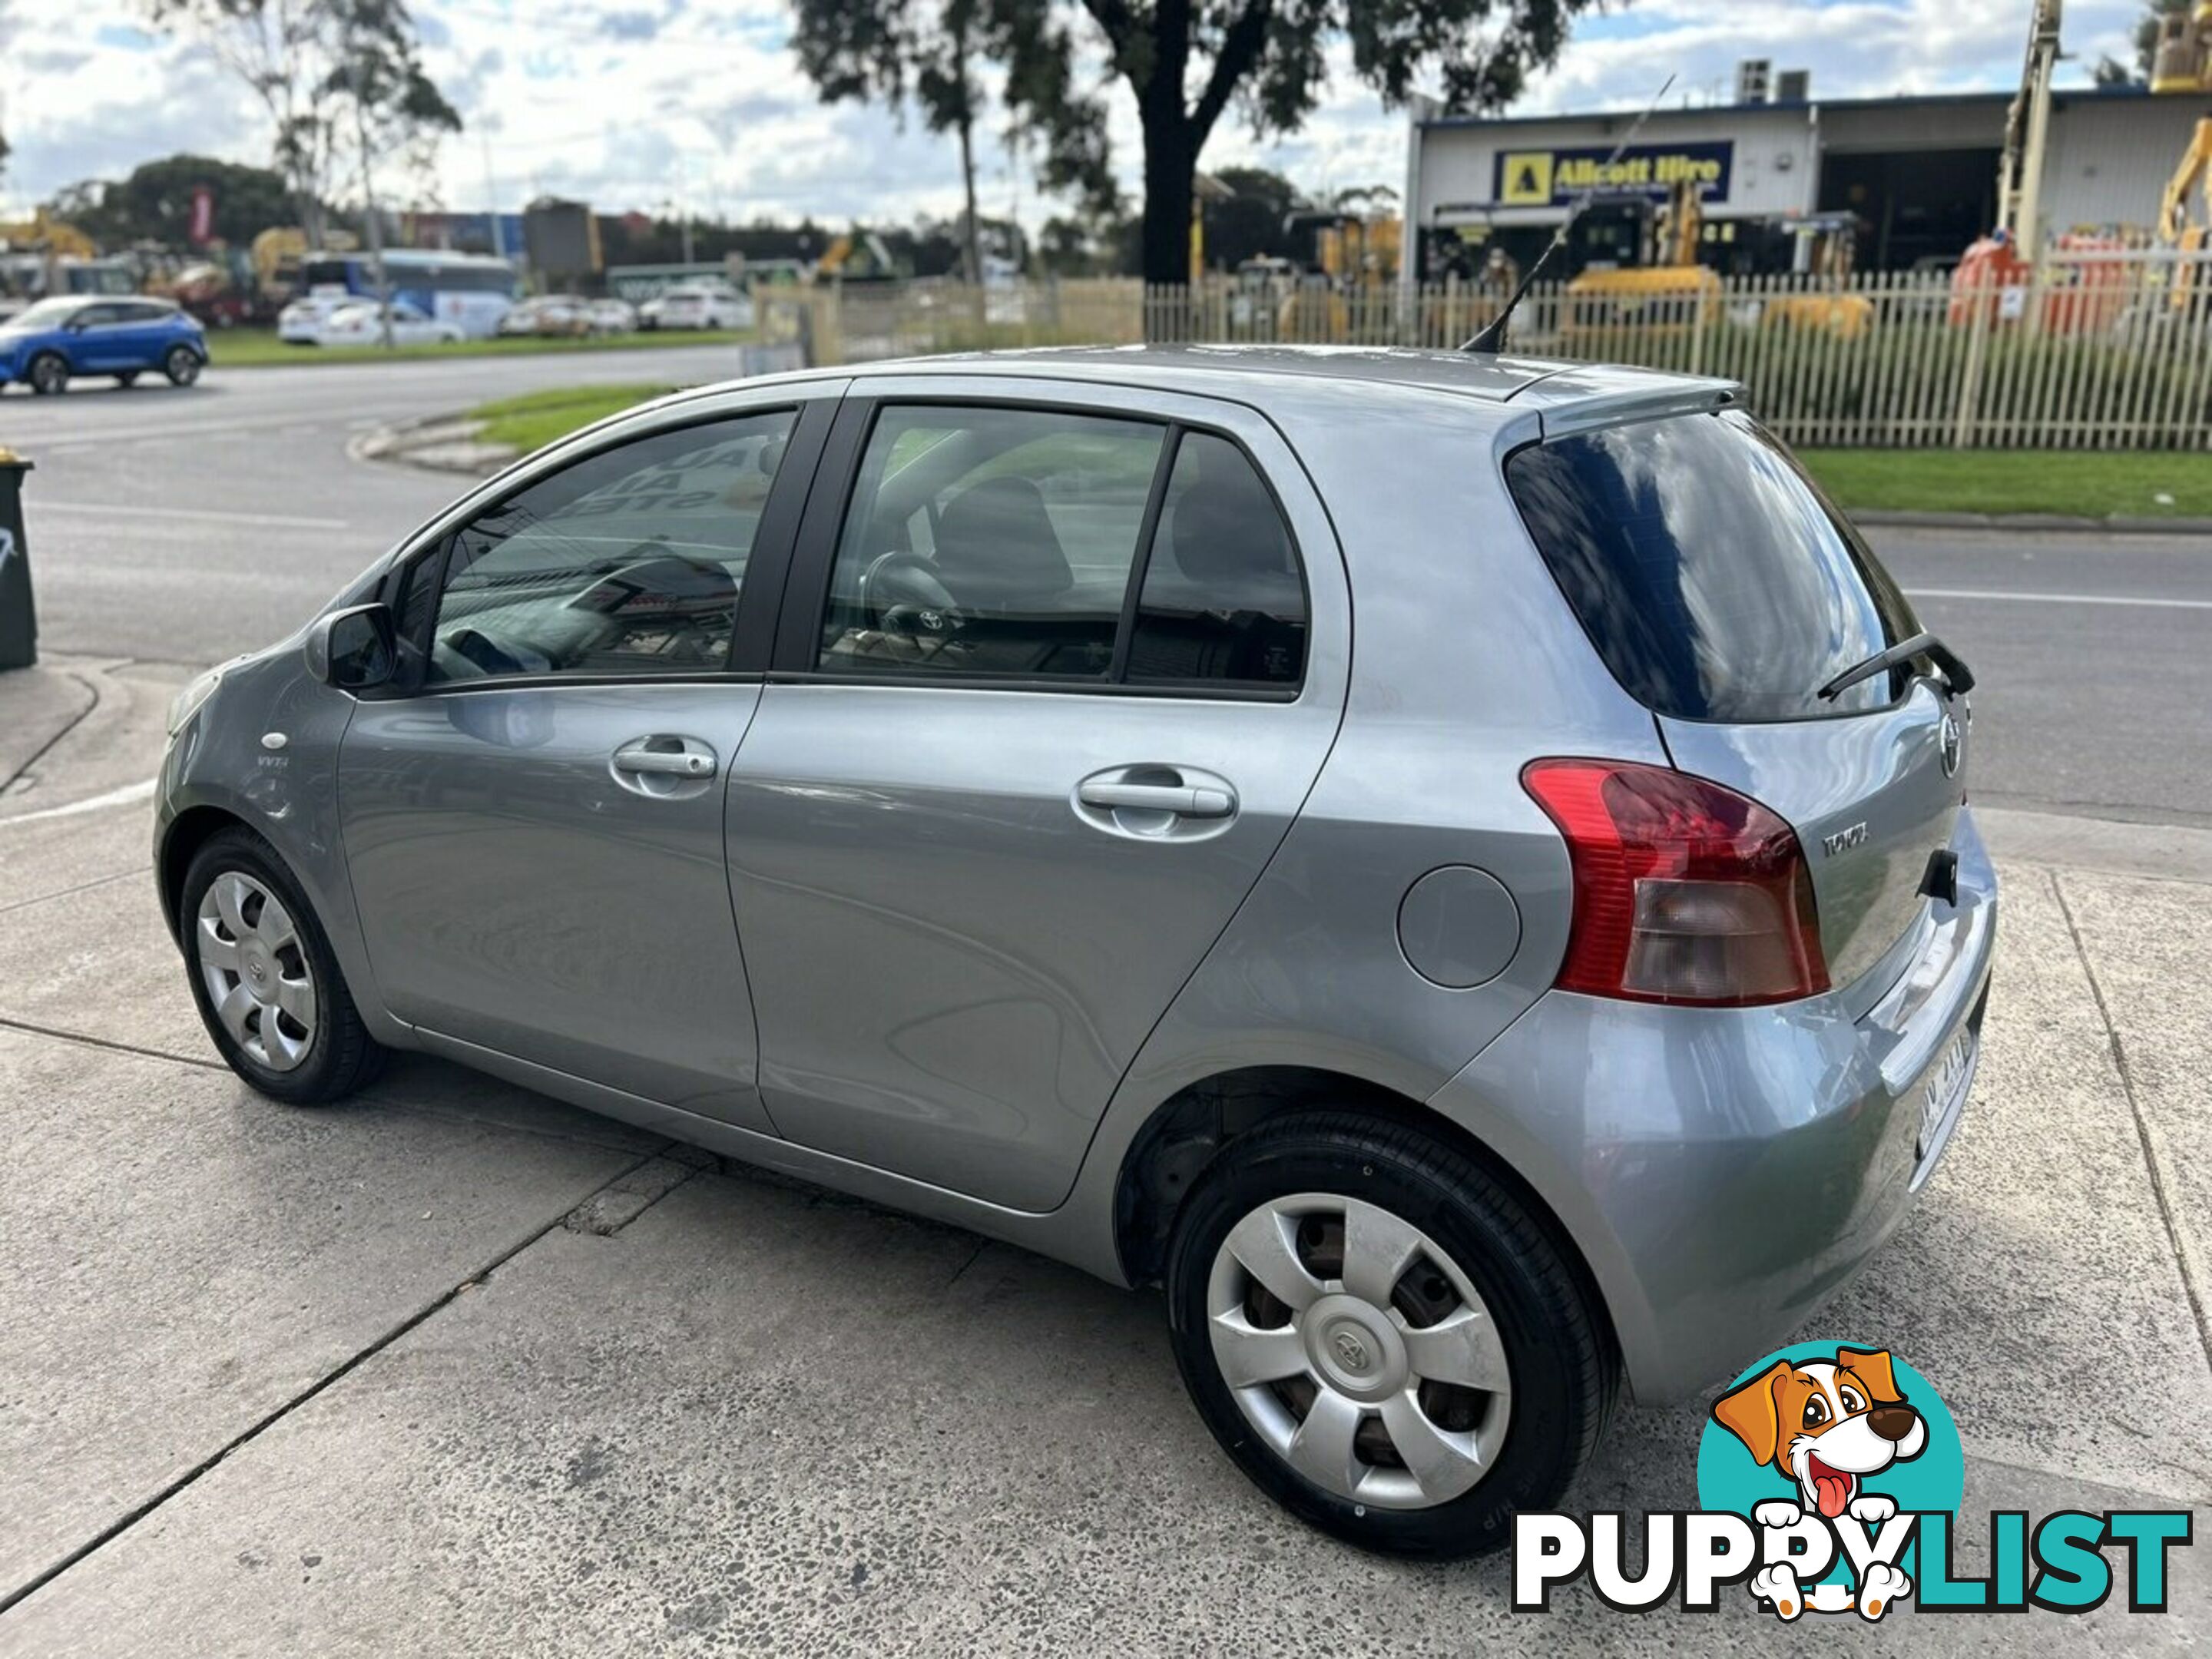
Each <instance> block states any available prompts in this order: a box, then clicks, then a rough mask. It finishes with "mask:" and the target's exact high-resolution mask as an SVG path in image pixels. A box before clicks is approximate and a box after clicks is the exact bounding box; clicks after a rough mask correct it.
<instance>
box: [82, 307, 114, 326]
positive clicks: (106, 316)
mask: <svg viewBox="0 0 2212 1659" xmlns="http://www.w3.org/2000/svg"><path fill="white" fill-rule="evenodd" d="M121 310H122V307H120V306H87V307H85V308H84V309H83V310H82V311H80V312H78V313H77V314H76V316H75V317H73V318H71V319H70V321H72V322H74V323H75V324H76V325H77V326H78V327H79V328H100V327H104V326H105V325H107V324H109V323H112V322H114V321H116V320H117V313H119V312H120V311H121Z"/></svg>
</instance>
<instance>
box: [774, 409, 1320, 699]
mask: <svg viewBox="0 0 2212 1659" xmlns="http://www.w3.org/2000/svg"><path fill="white" fill-rule="evenodd" d="M1163 469H1164V477H1163V476H1162V473H1163ZM1148 526H1149V528H1150V534H1149V537H1148V536H1147V533H1146V532H1147V527H1148ZM1133 585H1135V586H1137V590H1138V592H1137V602H1136V604H1135V605H1133V606H1132V605H1130V604H1129V602H1128V596H1129V590H1130V588H1131V586H1133ZM1306 622H1307V618H1306V594H1305V582H1304V574H1303V573H1302V571H1301V569H1300V567H1299V564H1298V556H1297V546H1296V544H1295V543H1294V542H1293V541H1292V539H1291V532H1290V528H1289V526H1288V525H1286V524H1285V522H1284V519H1283V514H1282V510H1281V508H1280V507H1279V506H1277V504H1276V501H1275V498H1274V496H1273V494H1272V493H1271V492H1270V491H1269V489H1268V488H1267V483H1265V481H1264V480H1263V479H1262V478H1261V475H1260V472H1259V470H1258V469H1257V468H1256V467H1255V465H1253V463H1252V460H1251V458H1250V457H1249V456H1248V455H1247V454H1246V453H1244V451H1243V449H1241V448H1240V447H1237V445H1236V444H1235V443H1233V442H1231V441H1230V440H1229V439H1227V438H1225V437H1221V436H1218V435H1216V434H1213V433H1210V432H1201V431H1194V430H1187V429H1184V428H1181V427H1179V426H1176V425H1173V424H1162V423H1155V422H1149V421H1146V420H1142V419H1135V418H1127V417H1121V416H1103V415H1099V416H1093V415H1083V414H1074V413H1070V412H1066V411H1060V410H1024V409H1011V408H1000V409H991V408H959V407H946V406H942V405H930V406H926V407H907V406H900V405H893V406H891V407H889V408H886V409H885V410H884V411H883V413H882V414H881V415H880V416H878V418H877V421H876V423H875V428H874V430H873V431H872V434H871V435H870V437H869V441H868V445H867V448H866V453H864V455H863V456H862V459H861V463H860V471H859V475H858V479H857V482H856V483H855V484H854V491H853V496H852V501H851V502H850V505H849V506H848V509H847V512H846V516H845V522H844V526H843V528H842V532H841V534H840V537H839V541H838V548H837V558H836V566H835V568H834V569H833V571H832V573H831V579H830V588H829V605H828V608H827V611H826V614H825V615H824V617H823V629H822V638H821V644H820V648H819V651H818V653H817V658H816V667H817V670H819V671H823V672H830V673H868V674H878V673H881V674H893V675H908V676H927V677H935V676H939V675H959V676H988V677H991V678H1006V679H1038V678H1044V679H1055V680H1066V681H1070V682H1084V681H1092V682H1097V683H1101V684H1111V683H1116V682H1125V683H1127V684H1136V685H1159V686H1169V685H1180V686H1185V687H1189V688H1192V689H1203V688H1206V687H1215V686H1218V687H1223V688H1228V687H1243V688H1246V689H1248V690H1283V689H1285V688H1289V687H1294V686H1296V685H1297V684H1298V682H1299V680H1300V678H1301V677H1302V676H1303V675H1304V671H1305V647H1306Z"/></svg>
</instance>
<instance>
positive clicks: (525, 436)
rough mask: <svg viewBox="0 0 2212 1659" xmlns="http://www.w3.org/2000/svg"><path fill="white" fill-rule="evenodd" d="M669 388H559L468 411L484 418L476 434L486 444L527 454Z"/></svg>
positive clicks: (646, 386) (471, 417)
mask: <svg viewBox="0 0 2212 1659" xmlns="http://www.w3.org/2000/svg"><path fill="white" fill-rule="evenodd" d="M675 389H676V388H675V387H673V386H654V385H640V386H559V387H556V388H555V389H554V390H553V391H550V392H527V393H526V394H524V395H523V396H522V397H520V398H501V399H500V400H499V401H498V402H497V403H491V404H478V405H477V407H476V408H474V409H472V410H470V411H469V418H470V419H471V420H477V421H482V422H484V428H483V432H482V433H481V434H480V436H481V437H482V439H483V441H485V442H486V443H495V444H513V446H514V447H515V448H516V449H517V450H518V451H520V453H524V454H528V453H530V452H531V451H532V450H533V449H542V448H544V447H545V446H546V445H547V444H550V443H551V442H552V441H554V440H555V439H556V438H563V437H566V436H567V435H568V434H569V433H571V432H574V430H576V428H579V427H584V426H589V425H590V424H591V423H592V422H594V421H600V420H605V418H606V417H607V416H610V415H619V414H620V413H622V411H623V410H625V409H628V408H629V407H630V405H631V404H641V403H643V402H645V400H646V399H647V398H658V397H659V396H661V395H662V394H663V393H665V392H673V391H674V390H675Z"/></svg>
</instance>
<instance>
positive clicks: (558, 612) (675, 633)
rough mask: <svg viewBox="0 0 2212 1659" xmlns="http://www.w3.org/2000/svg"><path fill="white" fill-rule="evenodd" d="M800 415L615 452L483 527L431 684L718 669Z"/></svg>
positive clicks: (444, 627) (468, 545) (447, 588)
mask: <svg viewBox="0 0 2212 1659" xmlns="http://www.w3.org/2000/svg"><path fill="white" fill-rule="evenodd" d="M797 418H798V416H797V415H796V413H795V412H794V411H793V410H776V411H775V412H773V413H767V414H760V415H748V416H739V417H737V418H734V419H730V420H723V421H715V422H708V423H706V424H703V425H700V426H692V427H684V428H679V429H678V430H676V431H672V432H662V433H657V434H655V435H653V436H652V437H649V438H640V439H637V440H635V441H632V442H629V443H626V444H622V445H619V446H617V447H615V448H612V449H606V450H601V451H600V452H599V453H597V454H594V455H591V456H588V457H586V459H583V460H580V461H578V462H576V463H575V464H574V465H572V466H568V467H564V468H562V470H561V471H558V472H556V473H553V474H551V475H550V476H549V477H544V478H540V479H538V481H537V482H536V483H532V484H530V485H528V486H526V488H524V489H520V490H518V491H517V492H516V493H515V494H513V495H510V496H508V497H507V498H506V499H505V500H504V501H501V502H500V503H499V504H498V505H497V506H495V507H490V508H489V509H487V510H486V511H485V512H484V513H481V514H480V515H479V516H477V518H476V519H474V520H471V522H470V523H469V524H468V525H467V526H465V527H464V528H462V529H461V530H460V531H459V532H456V533H455V534H454V536H453V540H452V543H451V547H450V550H449V552H448V554H447V559H446V562H445V567H444V569H445V577H444V582H443V586H442V587H441V591H440V592H439V594H438V596H437V601H436V623H435V627H434V628H433V629H431V632H430V650H429V662H428V665H427V667H426V670H425V674H424V678H425V682H426V683H427V684H441V683H453V682H460V681H467V680H475V679H481V678H485V677H486V676H504V675H512V674H590V675H647V674H698V673H702V672H712V671H717V670H720V668H721V667H723V665H724V664H725V662H726V659H727V657H728V653H729V647H730V635H731V629H732V625H733V623H734V621H735V617H736V611H737V601H738V590H739V588H740V587H741V586H743V584H744V576H745V564H746V561H747V558H748V556H750V552H751V550H752V543H753V534H754V532H755V530H756V529H757V526H759V523H760V516H761V512H762V509H763V507H764V506H765V505H766V503H767V501H768V494H769V486H770V485H771V484H773V483H775V473H776V468H777V467H778V465H780V464H781V461H782V459H783V453H784V448H785V446H786V444H787V441H788V440H789V438H790V435H791V429H792V427H793V423H794V422H796V420H797ZM422 568H423V569H424V570H426V571H427V570H433V569H435V568H437V567H436V566H435V563H432V564H426V565H425V566H424V567H422ZM407 605H408V606H409V608H410V609H412V608H413V607H414V606H415V605H416V596H415V595H414V594H413V593H412V592H410V595H409V597H408V600H407ZM411 637H416V638H419V637H420V635H411Z"/></svg>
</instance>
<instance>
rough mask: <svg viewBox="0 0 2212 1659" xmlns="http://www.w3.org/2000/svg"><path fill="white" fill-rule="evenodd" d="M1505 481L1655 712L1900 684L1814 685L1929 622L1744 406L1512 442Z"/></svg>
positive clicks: (1817, 711)
mask: <svg viewBox="0 0 2212 1659" xmlns="http://www.w3.org/2000/svg"><path fill="white" fill-rule="evenodd" d="M1505 479H1506V484H1507V487H1508V488H1509V489H1510V490H1511V492H1512V495H1513V500H1514V504H1515V505H1516V507H1519V508H1520V511H1521V516H1522V520H1523V521H1524V522H1525V523H1526V524H1527V525H1528V533H1529V535H1530V536H1531V537H1532V538H1534V541H1535V544H1536V547H1537V550H1539V551H1540V552H1541V553H1542V555H1543V556H1544V562H1546V563H1547V565H1549V566H1550V567H1551V571H1552V574H1553V577H1554V578H1555V579H1556V580H1558V582H1559V586H1560V588H1561V590H1562V591H1563V592H1565V594H1566V597H1567V601H1568V603H1569V604H1570V605H1572V606H1573V608H1574V611H1575V615H1576V617H1577V618H1578V619H1579V620H1580V621H1581V623H1582V625H1583V630H1584V631H1585V632H1586V633H1588V634H1589V637H1590V641H1591V643H1592V644H1594V645H1595V646H1596V647H1597V649H1598V653H1599V654H1600V655H1601V656H1602V657H1603V658H1604V659H1605V663H1606V666H1607V667H1608V668H1609V669H1611V670H1612V671H1613V677H1614V678H1616V679H1618V680H1619V681H1620V683H1621V684H1622V685H1623V686H1625V687H1626V688H1627V690H1629V691H1630V692H1631V693H1632V695H1633V696H1635V697H1636V698H1637V699H1638V701H1639V702H1642V703H1643V704H1644V706H1645V707H1646V708H1650V709H1651V710H1652V711H1653V712H1654V713H1656V714H1664V715H1668V716H1672V717H1674V718H1676V719H1681V720H1800V719H1806V718H1810V717H1814V716H1817V715H1822V714H1845V713H1851V712H1855V711H1863V710H1865V709H1869V708H1881V707H1882V706H1884V705H1886V704H1887V703H1889V702H1893V700H1894V699H1895V698H1896V697H1897V696H1899V695H1900V694H1901V692H1902V690H1903V688H1904V685H1905V681H1906V678H1907V674H1908V671H1906V670H1904V669H1900V670H1899V671H1897V672H1895V673H1893V674H1881V675H1876V676H1875V677H1874V678H1871V679H1869V680H1865V681H1863V682H1861V683H1860V684H1857V685H1856V686H1853V687H1851V688H1850V689H1849V690H1845V691H1844V692H1842V693H1840V694H1839V695H1838V696H1836V697H1835V698H1834V699H1833V700H1832V701H1823V700H1822V699H1821V698H1820V695H1819V692H1820V687H1821V686H1822V685H1824V684H1826V683H1827V682H1828V681H1829V680H1831V679H1832V678H1834V677H1835V676H1837V675H1838V674H1840V673H1842V672H1843V671H1844V670H1846V669H1849V668H1851V667H1853V666H1855V665H1857V664H1859V663H1861V662H1863V661H1865V660H1866V659H1868V658H1869V657H1871V656H1873V655H1875V653H1878V652H1880V651H1882V650H1884V649H1886V648H1887V647H1889V646H1892V645H1894V644H1896V643H1897V642H1898V641H1900V640H1904V639H1907V638H1910V637H1911V635H1913V634H1915V633H1917V632H1918V631H1919V630H1918V624H1917V623H1916V622H1915V621H1914V620H1913V617H1912V611H1911V606H1910V605H1908V604H1907V603H1906V602H1905V597H1904V595H1903V594H1902V593H1901V592H1899V590H1898V587H1897V584H1896V583H1895V582H1894V581H1893V580H1892V579H1891V578H1890V575H1889V574H1888V573H1887V571H1885V570H1884V569H1883V568H1881V563H1880V562H1879V561H1877V560H1876V559H1875V556H1874V554H1873V552H1872V551H1871V550H1869V548H1868V547H1867V546H1866V544H1865V543H1864V542H1863V541H1862V540H1861V539H1860V538H1859V537H1858V535H1857V532H1855V531H1853V530H1852V529H1851V527H1850V525H1849V524H1848V523H1846V522H1845V520H1844V518H1843V516H1842V514H1841V513H1838V512H1837V511H1836V510H1835V508H1834V507H1832V506H1831V505H1830V504H1829V503H1828V501H1827V500H1826V497H1824V496H1823V495H1821V494H1820V491H1819V490H1818V489H1816V488H1815V487H1814V484H1813V483H1812V481H1811V480H1810V479H1808V477H1806V476H1805V474H1804V473H1803V472H1802V471H1800V469H1799V468H1798V466H1797V464H1796V462H1795V461H1794V460H1792V459H1790V454H1789V453H1788V452H1787V451H1786V450H1784V448H1783V447H1782V446H1781V445H1780V444H1778V443H1777V442H1776V441H1774V440H1773V439H1772V438H1771V437H1769V436H1768V435H1766V434H1765V432H1763V431H1761V430H1760V429H1759V427H1758V425H1757V424H1756V423H1754V422H1752V421H1751V420H1749V419H1748V418H1747V417H1746V416H1743V415H1741V414H1740V413H1737V412H1735V411H1729V412H1726V413H1722V414H1713V415H1684V416H1674V417H1671V418H1668V419H1663V420H1655V421H1639V422H1629V423H1626V424H1624V425H1620V426H1614V427H1608V428H1603V429H1601V430H1599V431H1595V432H1586V433H1576V434H1572V435H1565V436H1562V437H1559V438H1554V439H1552V440H1550V441H1547V442H1544V443H1541V444H1534V445H1531V446H1529V447H1527V448H1524V449H1522V450H1518V451H1516V453H1514V454H1513V455H1511V456H1510V457H1509V458H1508V459H1507V461H1506V463H1505Z"/></svg>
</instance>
